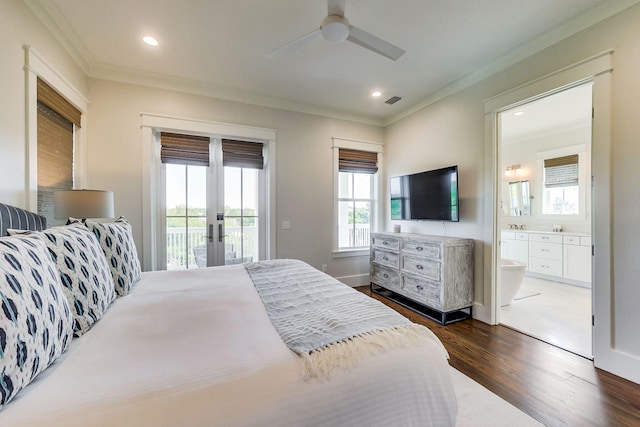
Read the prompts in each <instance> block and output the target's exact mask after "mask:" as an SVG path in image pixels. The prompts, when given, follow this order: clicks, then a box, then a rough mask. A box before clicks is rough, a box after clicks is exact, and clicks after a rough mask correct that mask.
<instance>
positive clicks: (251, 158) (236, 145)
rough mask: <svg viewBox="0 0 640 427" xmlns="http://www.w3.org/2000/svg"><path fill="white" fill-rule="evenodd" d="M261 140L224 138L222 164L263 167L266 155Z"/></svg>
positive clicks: (249, 167)
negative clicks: (250, 140)
mask: <svg viewBox="0 0 640 427" xmlns="http://www.w3.org/2000/svg"><path fill="white" fill-rule="evenodd" d="M263 145H264V144H262V143H260V142H248V141H237V140H234V139H223V140H222V164H223V165H224V166H232V167H236V168H248V169H262V168H264V157H263V156H262V147H263Z"/></svg>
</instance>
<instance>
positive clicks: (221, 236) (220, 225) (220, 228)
mask: <svg viewBox="0 0 640 427" xmlns="http://www.w3.org/2000/svg"><path fill="white" fill-rule="evenodd" d="M223 240H224V235H223V234H222V224H218V242H219V243H222V241H223Z"/></svg>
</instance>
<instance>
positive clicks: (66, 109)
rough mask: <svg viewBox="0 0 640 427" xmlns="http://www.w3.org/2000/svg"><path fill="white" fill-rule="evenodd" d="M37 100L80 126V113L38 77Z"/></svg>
mask: <svg viewBox="0 0 640 427" xmlns="http://www.w3.org/2000/svg"><path fill="white" fill-rule="evenodd" d="M38 102H40V103H42V104H44V105H46V106H47V107H49V108H50V109H52V110H53V111H55V112H56V113H58V114H60V115H61V116H62V117H64V118H65V119H67V120H68V121H70V122H71V123H73V124H74V125H76V127H80V118H81V117H82V113H81V112H80V110H78V109H77V108H76V107H74V106H73V105H72V104H71V103H70V102H69V101H67V100H66V99H64V98H63V97H62V96H61V95H60V94H59V93H58V92H56V91H55V89H53V88H52V87H51V86H49V85H48V84H46V83H45V82H44V81H42V80H40V79H38Z"/></svg>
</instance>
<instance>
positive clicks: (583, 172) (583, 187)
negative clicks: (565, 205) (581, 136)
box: [536, 144, 591, 220]
mask: <svg viewBox="0 0 640 427" xmlns="http://www.w3.org/2000/svg"><path fill="white" fill-rule="evenodd" d="M574 154H577V155H578V197H579V202H578V213H577V214H546V213H544V208H543V206H542V205H543V203H544V192H545V190H546V187H545V185H544V160H545V159H551V158H556V157H563V156H568V155H574ZM537 157H538V170H539V171H540V180H539V183H538V185H537V186H536V187H537V198H538V200H539V201H540V202H539V203H536V205H537V206H536V213H537V216H538V218H539V219H547V220H562V219H583V218H586V217H587V212H586V203H587V200H586V198H587V187H590V182H589V180H588V177H587V164H588V163H590V161H591V160H590V158H589V157H590V156H589V150H587V146H586V145H585V144H578V145H572V146H568V147H562V148H558V149H556V150H547V151H541V152H539V153H538V155H537Z"/></svg>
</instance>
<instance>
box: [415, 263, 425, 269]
mask: <svg viewBox="0 0 640 427" xmlns="http://www.w3.org/2000/svg"><path fill="white" fill-rule="evenodd" d="M416 268H417V269H418V270H422V269H423V268H424V267H423V266H421V265H420V264H418V265H416Z"/></svg>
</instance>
